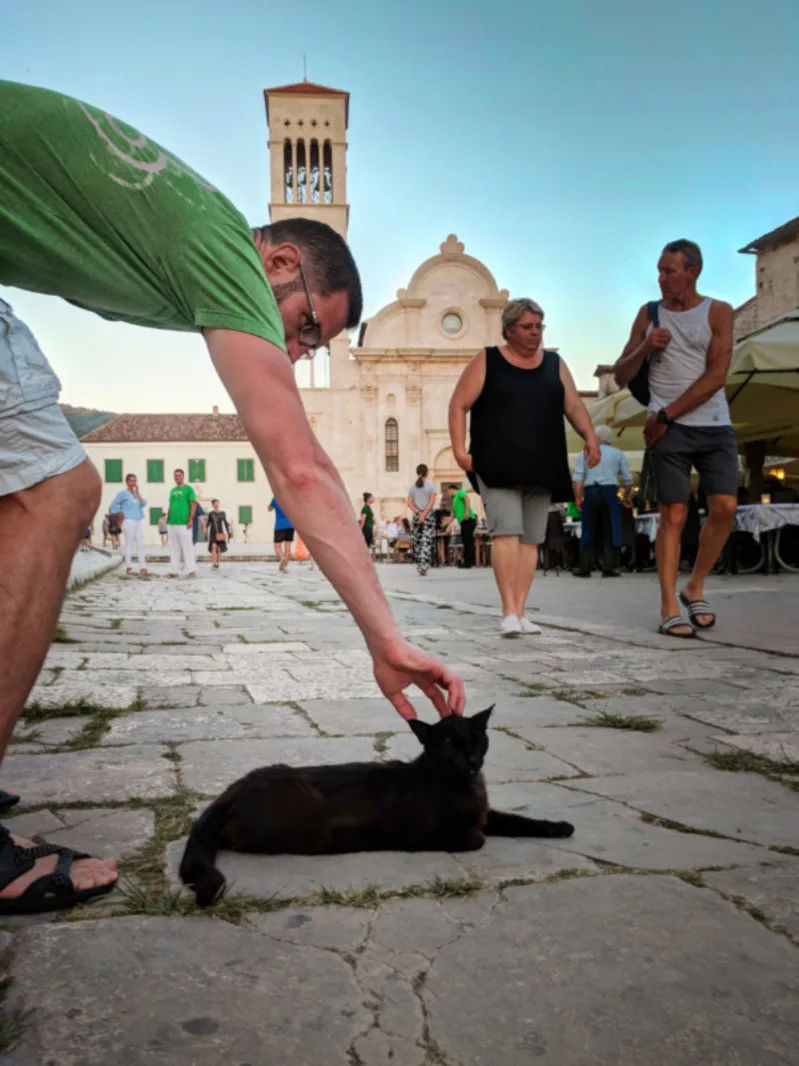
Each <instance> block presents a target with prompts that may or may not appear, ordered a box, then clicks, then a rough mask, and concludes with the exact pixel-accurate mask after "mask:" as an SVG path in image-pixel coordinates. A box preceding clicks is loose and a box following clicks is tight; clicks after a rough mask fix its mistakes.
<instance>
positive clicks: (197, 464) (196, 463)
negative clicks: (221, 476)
mask: <svg viewBox="0 0 799 1066" xmlns="http://www.w3.org/2000/svg"><path fill="white" fill-rule="evenodd" d="M189 481H192V482H195V483H196V482H198V481H205V459H189Z"/></svg>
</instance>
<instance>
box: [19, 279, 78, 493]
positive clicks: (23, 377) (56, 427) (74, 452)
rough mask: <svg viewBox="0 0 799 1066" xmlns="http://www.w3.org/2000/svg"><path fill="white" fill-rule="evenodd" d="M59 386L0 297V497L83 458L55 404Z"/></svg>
mask: <svg viewBox="0 0 799 1066" xmlns="http://www.w3.org/2000/svg"><path fill="white" fill-rule="evenodd" d="M60 389H61V384H60V382H59V380H58V378H57V377H56V375H55V373H54V371H53V369H52V367H51V366H50V364H49V363H48V362H47V359H46V358H45V356H44V354H43V352H42V350H41V348H40V347H39V345H38V344H37V343H36V338H35V337H34V336H33V334H32V333H31V331H30V330H29V329H28V327H27V326H26V325H25V323H24V322H21V321H20V320H19V319H18V318H17V317H16V315H15V314H14V312H13V311H12V310H11V306H10V304H8V303H6V301H5V300H3V299H0V496H8V495H10V494H11V493H12V492H21V491H22V490H23V489H30V488H32V487H33V486H34V485H38V484H39V483H40V482H41V481H45V480H46V479H47V478H49V477H55V476H56V475H57V474H65V473H67V471H68V470H73V469H74V468H75V467H76V466H79V465H80V464H81V463H82V462H83V460H84V459H85V458H86V453H85V451H84V450H83V448H82V447H81V445H80V443H79V441H78V438H77V437H76V436H75V434H74V433H73V432H72V429H71V427H70V425H69V422H67V420H66V418H65V417H64V415H63V413H62V411H61V408H60V407H59V406H58V393H59V391H60Z"/></svg>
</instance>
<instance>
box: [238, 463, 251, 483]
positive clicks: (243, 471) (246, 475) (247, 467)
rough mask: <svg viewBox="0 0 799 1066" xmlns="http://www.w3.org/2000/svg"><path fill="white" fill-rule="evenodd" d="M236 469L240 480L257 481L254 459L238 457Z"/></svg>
mask: <svg viewBox="0 0 799 1066" xmlns="http://www.w3.org/2000/svg"><path fill="white" fill-rule="evenodd" d="M236 470H237V480H238V481H255V460H254V459H237V460H236Z"/></svg>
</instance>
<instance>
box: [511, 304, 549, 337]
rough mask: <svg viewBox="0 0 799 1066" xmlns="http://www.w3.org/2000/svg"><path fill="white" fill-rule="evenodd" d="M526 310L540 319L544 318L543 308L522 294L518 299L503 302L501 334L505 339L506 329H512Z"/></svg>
mask: <svg viewBox="0 0 799 1066" xmlns="http://www.w3.org/2000/svg"><path fill="white" fill-rule="evenodd" d="M528 311H530V312H531V313H532V314H534V315H540V316H541V321H543V320H544V311H543V308H541V307H539V305H538V304H537V303H536V302H535V300H530V299H528V297H526V296H522V298H521V299H519V300H510V301H509V302H508V303H506V304H505V310H504V311H503V312H502V336H503V337H504V338H505V340H507V339H508V330H510V329H513V327H514V326H515V325H516V324H517V322H518V321H519V320H520V319H521V318H522V317H523V316H524V315H526V314H527V312H528Z"/></svg>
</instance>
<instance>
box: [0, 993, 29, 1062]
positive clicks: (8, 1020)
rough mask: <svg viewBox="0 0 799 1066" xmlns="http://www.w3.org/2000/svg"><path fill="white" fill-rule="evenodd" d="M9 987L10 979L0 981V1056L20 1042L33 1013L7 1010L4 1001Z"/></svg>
mask: <svg viewBox="0 0 799 1066" xmlns="http://www.w3.org/2000/svg"><path fill="white" fill-rule="evenodd" d="M10 987H11V979H10V978H8V977H3V978H2V979H0V1055H5V1054H7V1052H9V1051H13V1049H14V1048H15V1047H16V1046H17V1044H18V1043H19V1042H20V1040H21V1039H22V1037H23V1036H24V1034H25V1030H26V1028H27V1024H28V1019H29V1018H30V1016H31V1014H32V1013H33V1011H20V1010H9V1009H8V1008H7V1007H6V1005H5V999H6V996H7V995H8V991H9V989H10Z"/></svg>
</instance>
